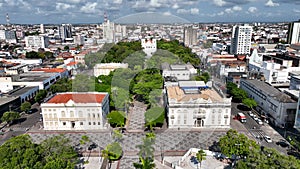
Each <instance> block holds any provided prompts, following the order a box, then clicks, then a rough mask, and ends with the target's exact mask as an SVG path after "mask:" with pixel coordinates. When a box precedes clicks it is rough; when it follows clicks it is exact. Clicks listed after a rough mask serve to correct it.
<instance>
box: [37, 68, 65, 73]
mask: <svg viewBox="0 0 300 169" xmlns="http://www.w3.org/2000/svg"><path fill="white" fill-rule="evenodd" d="M66 70H67V69H63V68H38V69H33V70H32V71H42V72H46V73H62V72H65V71H66Z"/></svg>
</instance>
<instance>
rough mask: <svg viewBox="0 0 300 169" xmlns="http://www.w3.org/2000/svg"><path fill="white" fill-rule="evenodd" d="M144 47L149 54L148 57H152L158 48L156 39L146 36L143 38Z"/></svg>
mask: <svg viewBox="0 0 300 169" xmlns="http://www.w3.org/2000/svg"><path fill="white" fill-rule="evenodd" d="M141 44H142V48H143V51H144V52H145V53H146V54H147V57H151V56H152V54H153V53H154V52H156V50H157V44H156V39H154V38H152V37H146V38H145V39H142V42H141Z"/></svg>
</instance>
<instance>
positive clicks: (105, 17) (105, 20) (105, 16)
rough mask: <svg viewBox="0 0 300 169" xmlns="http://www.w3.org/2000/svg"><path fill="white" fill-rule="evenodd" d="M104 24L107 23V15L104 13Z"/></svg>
mask: <svg viewBox="0 0 300 169" xmlns="http://www.w3.org/2000/svg"><path fill="white" fill-rule="evenodd" d="M104 22H107V14H106V12H104Z"/></svg>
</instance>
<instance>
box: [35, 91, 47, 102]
mask: <svg viewBox="0 0 300 169" xmlns="http://www.w3.org/2000/svg"><path fill="white" fill-rule="evenodd" d="M46 96H47V91H46V90H40V91H39V92H38V93H37V94H36V96H35V97H34V100H35V101H36V102H41V101H42V100H43V99H44V98H45V97H46Z"/></svg>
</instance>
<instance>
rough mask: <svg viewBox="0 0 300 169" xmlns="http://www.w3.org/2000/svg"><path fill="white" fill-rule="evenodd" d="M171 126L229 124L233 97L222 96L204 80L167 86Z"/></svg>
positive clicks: (220, 126)
mask: <svg viewBox="0 0 300 169" xmlns="http://www.w3.org/2000/svg"><path fill="white" fill-rule="evenodd" d="M165 92H166V104H167V105H166V106H167V118H168V125H169V128H229V127H230V116H231V98H222V97H221V96H220V95H219V94H218V93H217V92H216V91H214V90H212V89H210V88H208V87H207V86H206V85H205V84H204V82H203V83H199V82H195V81H187V82H184V83H179V84H178V86H177V85H173V86H172V85H170V86H166V89H165Z"/></svg>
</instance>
